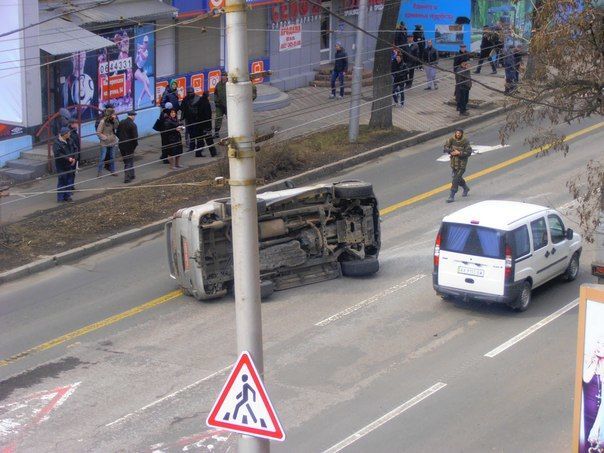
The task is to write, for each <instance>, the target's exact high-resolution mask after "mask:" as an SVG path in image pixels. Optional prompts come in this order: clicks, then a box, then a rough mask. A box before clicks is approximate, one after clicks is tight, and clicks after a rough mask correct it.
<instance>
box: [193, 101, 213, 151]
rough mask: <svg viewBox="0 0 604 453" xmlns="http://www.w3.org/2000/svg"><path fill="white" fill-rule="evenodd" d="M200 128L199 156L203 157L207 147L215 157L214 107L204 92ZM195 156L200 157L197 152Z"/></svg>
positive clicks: (200, 107)
mask: <svg viewBox="0 0 604 453" xmlns="http://www.w3.org/2000/svg"><path fill="white" fill-rule="evenodd" d="M199 128H200V137H199V143H198V146H199V147H201V149H199V150H198V152H199V156H200V157H201V156H202V150H203V148H205V147H207V148H208V149H209V150H210V155H211V156H212V157H215V156H216V154H217V152H216V147H215V146H214V138H213V135H212V106H211V105H210V99H209V98H208V93H207V92H206V91H204V93H203V94H202V95H201V98H200V99H199ZM195 155H196V156H197V155H198V154H197V152H196V153H195Z"/></svg>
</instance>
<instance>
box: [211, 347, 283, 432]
mask: <svg viewBox="0 0 604 453" xmlns="http://www.w3.org/2000/svg"><path fill="white" fill-rule="evenodd" d="M206 424H207V425H208V426H212V427H214V428H223V429H227V430H229V431H234V432H237V433H241V434H247V435H250V436H256V437H263V438H265V439H273V440H279V441H282V440H284V439H285V432H284V431H283V428H282V427H281V423H279V419H278V418H277V413H276V412H275V409H274V408H273V405H272V404H271V402H270V400H269V399H268V394H267V393H266V389H265V388H264V384H263V383H262V380H261V379H260V374H259V373H258V370H257V369H256V366H255V365H254V362H253V361H252V358H251V356H250V355H249V353H248V352H245V351H244V352H242V353H241V355H240V356H239V359H238V360H237V363H236V364H235V366H234V367H233V370H232V371H231V374H230V375H229V378H228V379H227V381H226V384H225V385H224V387H223V388H222V391H221V392H220V396H219V397H218V400H216V402H215V403H214V407H212V410H211V411H210V415H208V419H207V420H206Z"/></svg>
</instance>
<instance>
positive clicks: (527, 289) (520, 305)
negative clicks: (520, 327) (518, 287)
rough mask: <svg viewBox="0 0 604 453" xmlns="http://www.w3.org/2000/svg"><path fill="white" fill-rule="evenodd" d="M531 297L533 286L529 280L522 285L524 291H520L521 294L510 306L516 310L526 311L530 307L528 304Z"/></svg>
mask: <svg viewBox="0 0 604 453" xmlns="http://www.w3.org/2000/svg"><path fill="white" fill-rule="evenodd" d="M531 299H532V287H531V282H529V281H525V282H524V284H523V285H522V291H520V294H518V297H517V298H516V300H515V301H514V302H513V303H511V304H510V307H512V309H513V310H514V311H518V312H521V311H526V309H527V308H528V306H529V305H530V303H531Z"/></svg>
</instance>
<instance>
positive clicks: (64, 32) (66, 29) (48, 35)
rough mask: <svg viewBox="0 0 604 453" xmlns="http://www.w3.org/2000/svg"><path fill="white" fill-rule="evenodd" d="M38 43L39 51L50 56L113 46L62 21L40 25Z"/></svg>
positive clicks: (72, 24)
mask: <svg viewBox="0 0 604 453" xmlns="http://www.w3.org/2000/svg"><path fill="white" fill-rule="evenodd" d="M39 43H40V49H42V50H43V51H45V52H48V53H49V54H51V55H64V54H68V53H74V52H81V51H88V50H96V49H102V48H103V47H111V46H113V45H114V43H113V42H112V41H109V40H108V39H105V38H103V37H102V36H99V35H95V34H94V33H92V32H90V31H88V30H84V29H83V28H81V27H78V26H77V25H76V24H74V23H72V22H69V21H66V20H63V19H53V20H51V21H48V22H44V23H43V24H41V25H40V35H39Z"/></svg>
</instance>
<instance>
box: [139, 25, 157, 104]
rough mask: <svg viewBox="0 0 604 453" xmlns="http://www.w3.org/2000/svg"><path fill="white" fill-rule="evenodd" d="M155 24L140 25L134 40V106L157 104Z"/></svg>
mask: <svg viewBox="0 0 604 453" xmlns="http://www.w3.org/2000/svg"><path fill="white" fill-rule="evenodd" d="M153 31H154V26H153V25H145V26H143V27H139V28H138V29H137V32H136V38H135V40H134V52H135V55H134V95H135V99H134V108H135V109H136V110H139V109H144V108H146V107H153V106H154V105H155V102H154V99H153V90H154V87H155V33H154V32H153Z"/></svg>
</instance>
